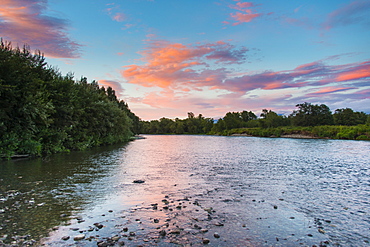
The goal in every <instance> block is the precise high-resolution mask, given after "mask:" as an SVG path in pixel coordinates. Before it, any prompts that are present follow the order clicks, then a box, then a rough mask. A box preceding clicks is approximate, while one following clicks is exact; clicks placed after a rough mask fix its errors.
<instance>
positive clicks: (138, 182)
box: [133, 179, 145, 184]
mask: <svg viewBox="0 0 370 247" xmlns="http://www.w3.org/2000/svg"><path fill="white" fill-rule="evenodd" d="M133 183H134V184H143V183H145V181H144V180H141V179H137V180H134V181H133Z"/></svg>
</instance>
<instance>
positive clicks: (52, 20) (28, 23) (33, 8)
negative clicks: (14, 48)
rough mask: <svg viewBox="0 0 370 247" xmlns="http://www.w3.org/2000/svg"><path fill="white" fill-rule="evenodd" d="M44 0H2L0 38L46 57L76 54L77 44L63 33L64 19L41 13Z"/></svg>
mask: <svg viewBox="0 0 370 247" xmlns="http://www.w3.org/2000/svg"><path fill="white" fill-rule="evenodd" d="M46 8H47V0H18V1H13V0H2V1H1V2H0V30H1V35H2V37H3V38H5V39H7V40H9V41H12V42H13V43H14V42H16V43H19V44H20V45H23V44H25V43H26V44H27V45H29V46H31V47H32V48H34V49H40V50H41V51H42V52H43V53H44V54H45V55H46V56H49V57H56V58H76V57H79V56H80V54H79V49H80V48H81V45H80V44H78V43H76V42H74V41H72V40H70V39H69V38H68V35H67V32H66V31H67V27H68V22H67V20H64V19H60V18H56V17H51V16H47V15H45V14H43V12H44V11H45V10H46Z"/></svg>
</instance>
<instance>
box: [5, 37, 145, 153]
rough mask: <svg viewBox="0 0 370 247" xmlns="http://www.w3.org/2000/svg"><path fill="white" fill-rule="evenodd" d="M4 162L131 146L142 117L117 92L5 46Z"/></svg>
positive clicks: (26, 51) (38, 54) (39, 56)
mask: <svg viewBox="0 0 370 247" xmlns="http://www.w3.org/2000/svg"><path fill="white" fill-rule="evenodd" d="M0 109H1V111H0V137H1V138H0V156H2V157H5V158H8V157H10V156H12V155H14V154H30V155H36V156H40V155H43V154H51V153H57V152H65V151H69V150H83V149H86V148H89V147H93V146H99V145H104V144H113V143H118V142H122V141H127V140H129V139H130V138H131V137H132V135H134V134H136V133H139V132H140V130H139V124H140V122H139V117H137V116H136V115H135V114H134V113H133V112H132V111H131V110H130V109H129V107H128V105H127V103H126V102H124V101H123V100H118V99H117V97H116V95H115V91H114V90H113V89H112V88H111V87H108V88H104V87H99V85H98V83H97V82H96V81H92V82H91V83H88V81H87V78H85V77H83V78H81V79H80V80H75V79H74V77H73V74H71V73H69V74H67V75H65V76H63V75H62V74H61V73H60V72H59V71H58V70H57V69H55V68H53V67H51V66H49V65H48V64H47V63H46V62H45V58H44V56H43V54H42V53H41V52H40V51H36V52H35V53H32V52H31V51H30V49H29V47H27V46H24V47H23V48H19V47H15V48H14V47H12V45H11V43H10V42H7V41H3V40H2V39H1V41H0Z"/></svg>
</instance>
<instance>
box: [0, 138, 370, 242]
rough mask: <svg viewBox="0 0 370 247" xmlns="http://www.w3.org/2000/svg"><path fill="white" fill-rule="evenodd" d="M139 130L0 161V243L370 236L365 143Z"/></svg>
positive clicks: (368, 147) (369, 149)
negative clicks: (94, 144) (91, 144)
mask: <svg viewBox="0 0 370 247" xmlns="http://www.w3.org/2000/svg"><path fill="white" fill-rule="evenodd" d="M145 137H146V139H141V140H135V141H133V142H130V143H128V144H125V145H118V146H110V147H101V148H95V149H92V150H89V151H84V152H72V153H70V154H57V155H53V156H50V157H47V158H43V159H31V160H27V159H26V160H14V161H2V162H0V239H1V242H3V243H4V245H10V244H12V243H13V244H16V245H18V246H22V245H24V246H26V245H27V244H28V245H31V244H32V243H33V244H34V245H37V246H40V245H43V246H119V245H123V244H124V245H125V246H204V245H209V246H314V245H316V246H369V245H370V244H369V242H370V215H369V213H370V142H366V141H344V140H317V139H312V140H310V139H286V138H254V137H220V136H191V135H189V136H187V135H180V136H178V135H147V136H145ZM135 180H141V181H137V182H143V183H134V181H135ZM75 237H77V238H83V239H82V240H77V238H76V239H75ZM63 239H65V240H63ZM35 241H37V242H35ZM1 242H0V246H1V245H2V244H1Z"/></svg>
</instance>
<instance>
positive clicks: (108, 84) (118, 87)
mask: <svg viewBox="0 0 370 247" xmlns="http://www.w3.org/2000/svg"><path fill="white" fill-rule="evenodd" d="M99 85H100V86H103V87H105V88H108V87H111V88H113V90H114V91H115V92H116V96H117V97H118V98H121V97H122V96H123V93H124V91H125V90H124V89H123V88H122V85H121V83H120V82H117V81H112V80H99Z"/></svg>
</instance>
